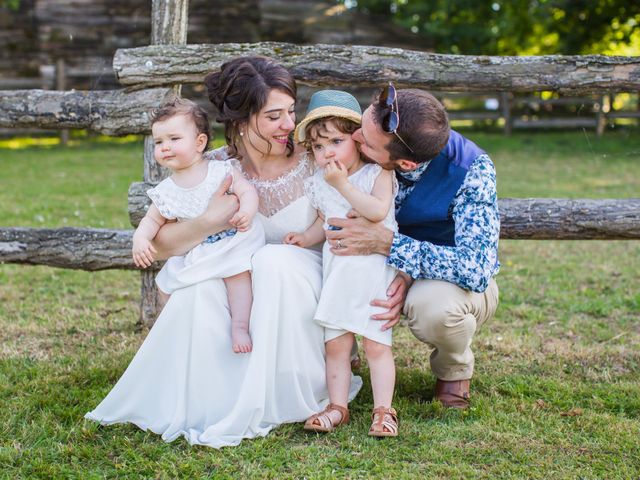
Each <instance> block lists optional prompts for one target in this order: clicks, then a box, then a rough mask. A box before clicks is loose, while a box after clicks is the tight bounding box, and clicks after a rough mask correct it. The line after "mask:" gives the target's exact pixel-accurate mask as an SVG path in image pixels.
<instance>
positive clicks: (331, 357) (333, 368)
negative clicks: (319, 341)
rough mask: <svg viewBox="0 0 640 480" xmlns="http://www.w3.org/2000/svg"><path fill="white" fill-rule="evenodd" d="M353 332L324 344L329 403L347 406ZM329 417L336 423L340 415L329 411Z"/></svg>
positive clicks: (334, 411)
mask: <svg viewBox="0 0 640 480" xmlns="http://www.w3.org/2000/svg"><path fill="white" fill-rule="evenodd" d="M353 339H354V337H353V333H345V334H344V335H340V336H339V337H336V338H334V339H332V340H329V341H328V342H327V343H326V344H325V348H326V369H327V388H328V389H329V400H330V402H331V403H334V404H336V405H340V406H341V407H345V408H347V400H348V399H349V385H351V366H350V358H351V345H353ZM329 417H330V418H331V421H332V422H333V423H334V424H337V423H338V422H339V421H340V419H341V418H342V415H341V414H340V412H338V411H337V410H333V411H331V412H329Z"/></svg>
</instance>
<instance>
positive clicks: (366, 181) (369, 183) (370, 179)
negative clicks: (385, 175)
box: [305, 163, 398, 231]
mask: <svg viewBox="0 0 640 480" xmlns="http://www.w3.org/2000/svg"><path fill="white" fill-rule="evenodd" d="M381 172H382V167H380V165H377V164H375V163H367V164H365V165H364V166H363V167H362V168H361V169H360V170H358V171H357V172H355V173H354V174H353V175H350V176H349V182H350V183H351V184H352V185H353V186H354V187H356V188H357V189H358V190H360V191H362V192H365V193H371V191H372V190H373V185H374V184H375V181H376V179H377V178H378V175H380V173H381ZM393 178H394V188H393V192H394V197H395V193H396V192H397V185H396V183H395V176H394V177H393ZM305 193H306V195H307V197H308V198H309V200H310V202H311V205H312V206H313V207H314V208H317V209H318V210H320V211H321V212H322V214H323V215H324V218H325V220H326V219H328V218H331V217H334V218H345V217H346V216H347V213H348V212H349V210H351V209H352V207H351V204H349V202H348V201H347V199H346V198H344V197H343V196H342V195H341V194H340V192H338V191H337V190H336V189H335V188H333V187H332V186H331V185H329V184H328V183H327V182H326V181H325V179H324V172H323V171H322V170H320V169H318V170H317V171H316V172H315V173H314V174H313V175H312V176H311V177H309V178H307V179H306V180H305ZM383 223H384V225H385V227H387V228H389V229H391V230H393V231H396V230H397V229H398V225H397V223H396V220H395V211H394V208H393V198H392V199H391V202H390V204H389V212H388V213H387V216H386V218H385V219H384V222H383ZM324 228H325V229H326V228H329V225H328V224H327V223H326V222H325V224H324Z"/></svg>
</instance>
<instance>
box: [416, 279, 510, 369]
mask: <svg viewBox="0 0 640 480" xmlns="http://www.w3.org/2000/svg"><path fill="white" fill-rule="evenodd" d="M497 307H498V285H497V284H496V281H495V280H494V279H491V282H490V283H489V287H488V288H487V290H486V291H485V292H484V293H474V292H469V291H467V290H463V289H462V288H460V287H458V286H457V285H454V284H453V283H449V282H444V281H440V280H416V281H415V282H414V284H413V285H412V286H411V288H410V289H409V293H408V294H407V300H406V302H405V304H404V314H405V315H406V316H407V318H408V319H409V327H410V328H411V331H412V332H413V334H414V335H415V336H416V338H417V339H418V340H421V341H423V342H425V343H428V344H429V345H431V346H432V347H433V348H435V350H434V351H433V353H431V370H432V371H433V373H434V375H435V376H436V377H437V378H439V379H441V380H449V381H451V380H466V379H469V378H471V377H472V376H473V364H474V358H473V352H472V351H471V341H472V340H473V334H474V333H475V332H476V329H477V328H479V327H480V326H481V325H482V324H483V323H484V322H486V321H487V320H489V319H490V318H491V317H493V315H494V314H495V312H496V308H497Z"/></svg>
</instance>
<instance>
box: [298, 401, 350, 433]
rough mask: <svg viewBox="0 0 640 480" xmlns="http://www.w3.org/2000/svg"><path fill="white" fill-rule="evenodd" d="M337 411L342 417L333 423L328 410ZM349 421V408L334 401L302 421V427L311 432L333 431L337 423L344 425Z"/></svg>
mask: <svg viewBox="0 0 640 480" xmlns="http://www.w3.org/2000/svg"><path fill="white" fill-rule="evenodd" d="M332 411H337V412H339V413H340V414H341V415H342V418H341V419H340V421H339V422H338V423H333V422H332V421H331V417H330V416H329V412H332ZM347 423H349V410H347V409H346V408H344V407H341V406H340V405H336V404H335V403H330V404H329V405H327V408H325V409H324V410H323V411H321V412H320V413H316V414H314V415H311V416H310V417H309V418H307V421H306V422H304V429H305V430H311V431H312V432H325V433H326V432H333V431H334V430H335V428H336V427H337V426H339V425H345V424H347Z"/></svg>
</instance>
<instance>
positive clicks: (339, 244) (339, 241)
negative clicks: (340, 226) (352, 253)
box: [336, 238, 342, 248]
mask: <svg viewBox="0 0 640 480" xmlns="http://www.w3.org/2000/svg"><path fill="white" fill-rule="evenodd" d="M336 248H342V239H340V238H339V239H338V241H337V242H336Z"/></svg>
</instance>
